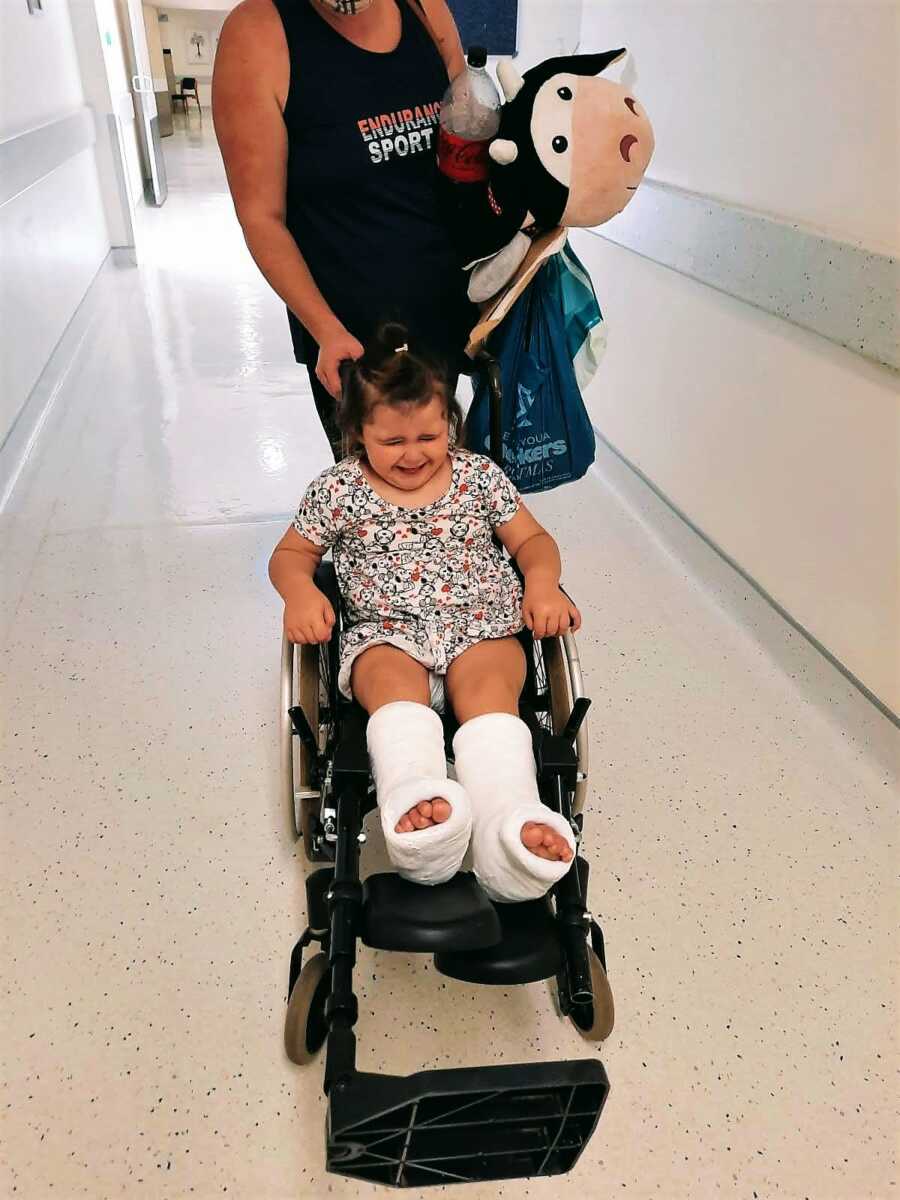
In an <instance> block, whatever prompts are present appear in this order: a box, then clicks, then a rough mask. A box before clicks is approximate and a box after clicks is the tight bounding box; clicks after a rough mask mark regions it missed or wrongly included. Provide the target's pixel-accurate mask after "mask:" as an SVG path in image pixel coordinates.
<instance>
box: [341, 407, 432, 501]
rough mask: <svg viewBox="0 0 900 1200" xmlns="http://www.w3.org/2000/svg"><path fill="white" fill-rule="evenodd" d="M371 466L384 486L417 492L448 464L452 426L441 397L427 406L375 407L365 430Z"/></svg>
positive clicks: (364, 436)
mask: <svg viewBox="0 0 900 1200" xmlns="http://www.w3.org/2000/svg"><path fill="white" fill-rule="evenodd" d="M362 440H363V446H364V447H365V451H366V458H367V459H368V461H369V466H370V467H371V468H372V470H373V471H374V472H375V474H376V475H380V476H381V478H382V479H384V480H385V482H387V483H390V484H392V485H393V486H394V487H396V488H400V489H402V490H403V491H405V492H415V491H418V489H419V488H422V487H425V485H426V484H427V483H428V482H429V480H431V479H433V478H434V476H435V475H436V474H437V473H438V471H439V470H440V469H441V467H442V466H443V465H444V463H445V462H446V460H447V454H448V453H449V442H450V426H449V423H448V421H447V412H446V409H445V407H444V402H443V400H442V399H441V397H440V396H433V397H432V398H431V400H430V401H429V402H428V404H420V405H413V404H404V405H392V404H376V405H375V407H374V408H373V409H372V411H371V413H370V414H369V419H368V421H366V423H365V425H363V427H362Z"/></svg>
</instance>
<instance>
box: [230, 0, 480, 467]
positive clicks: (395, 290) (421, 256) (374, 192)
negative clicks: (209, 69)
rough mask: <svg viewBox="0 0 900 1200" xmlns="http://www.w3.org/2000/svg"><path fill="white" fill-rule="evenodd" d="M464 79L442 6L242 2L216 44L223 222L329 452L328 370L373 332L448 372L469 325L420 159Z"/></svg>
mask: <svg viewBox="0 0 900 1200" xmlns="http://www.w3.org/2000/svg"><path fill="white" fill-rule="evenodd" d="M463 66H464V61H463V56H462V50H461V47H460V43H459V35H458V33H457V31H456V26H455V24H454V22H453V17H452V16H451V14H450V11H449V9H448V8H447V6H446V2H445V0H243V3H242V4H240V5H239V6H238V7H237V8H236V9H235V10H234V12H233V13H232V14H231V15H230V16H229V18H228V20H227V21H226V23H225V26H224V28H223V30H222V35H221V39H220V41H219V48H218V52H217V55H216V69H215V79H214V90H213V113H214V118H215V125H216V132H217V135H218V138H219V144H220V146H221V148H222V154H223V157H224V160H225V167H226V171H227V173H228V181H229V185H230V187H231V193H232V196H233V198H234V203H235V209H236V211H237V215H238V219H239V220H240V222H241V226H242V228H243V231H244V237H245V239H246V242H247V245H248V247H249V249H250V252H251V254H252V255H253V257H254V259H255V260H256V262H257V264H258V265H259V268H260V270H261V271H262V272H263V274H264V275H265V277H266V278H267V279H268V281H269V283H271V285H272V287H273V288H274V289H275V291H276V292H277V293H278V294H279V295H280V296H281V297H282V299H283V300H284V301H285V303H286V304H287V306H288V310H289V314H290V319H291V332H292V336H293V341H294V350H295V353H296V356H297V360H298V361H299V362H305V363H306V364H307V368H308V370H309V374H310V382H311V384H312V389H313V396H314V399H315V402H316V407H317V409H318V411H319V415H320V417H321V418H322V423H323V425H324V426H325V429H326V433H328V436H329V440H330V441H331V443H332V447H333V448H334V450H335V452H336V453H338V450H339V446H340V440H339V434H338V431H337V426H336V424H335V422H334V416H333V413H334V400H333V398H334V397H335V396H337V395H338V393H339V390H340V380H339V375H338V368H339V365H340V363H341V361H342V360H344V359H347V358H357V357H359V355H360V354H361V353H362V345H361V342H362V341H363V340H365V339H366V338H367V337H368V336H369V335H370V333H371V332H372V331H373V330H374V328H375V326H376V325H377V324H378V323H379V321H380V320H382V319H384V318H386V317H396V318H398V319H401V320H402V321H403V322H404V323H405V324H406V325H407V326H408V327H409V329H410V331H411V336H412V337H413V338H414V339H415V340H416V341H417V342H420V343H421V344H422V345H423V346H427V347H428V348H429V349H430V350H431V352H432V353H436V354H438V355H439V356H440V357H442V358H444V359H445V360H447V361H448V366H449V368H450V371H451V374H452V373H453V372H454V371H455V370H456V369H457V366H458V362H457V360H458V358H459V355H460V352H461V349H462V347H463V345H464V344H465V338H466V333H467V331H468V329H469V328H470V327H471V325H473V324H474V313H473V310H472V309H471V307H470V305H469V304H468V302H467V300H466V298H465V278H464V275H463V272H462V271H461V270H460V263H459V262H458V260H457V259H456V256H455V254H454V252H453V250H452V249H451V245H450V239H449V235H448V233H447V231H446V229H445V227H444V225H443V222H442V221H441V218H440V213H439V204H438V196H437V185H436V176H435V170H436V168H435V156H434V151H435V149H436V144H437V122H438V114H439V108H440V99H441V96H442V95H443V92H444V90H445V89H446V86H447V80H448V78H450V77H453V76H454V75H456V74H457V73H458V72H459V71H461V70H462V69H463Z"/></svg>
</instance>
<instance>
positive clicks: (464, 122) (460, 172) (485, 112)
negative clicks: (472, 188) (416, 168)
mask: <svg viewBox="0 0 900 1200" xmlns="http://www.w3.org/2000/svg"><path fill="white" fill-rule="evenodd" d="M466 63H467V66H466V69H465V71H463V72H461V73H460V74H459V75H457V77H456V78H455V79H454V80H453V82H452V83H451V84H450V86H449V87H448V88H447V92H446V94H445V96H444V99H443V101H442V102H441V126H440V131H439V133H438V166H439V168H440V170H441V172H442V173H443V174H444V175H445V176H446V177H447V178H448V179H452V180H453V181H454V182H455V183H479V182H481V181H482V180H484V179H487V177H488V168H489V166H490V157H489V155H488V146H489V144H490V141H491V138H493V137H494V136H495V134H496V133H497V130H498V129H499V128H500V106H501V104H502V101H501V99H500V93H499V92H498V91H497V88H496V85H495V84H494V81H493V79H491V77H490V75H488V73H487V70H486V69H485V66H486V63H487V50H485V48H484V46H472V47H470V49H469V53H468V55H467V57H466Z"/></svg>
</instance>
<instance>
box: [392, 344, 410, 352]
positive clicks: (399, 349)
mask: <svg viewBox="0 0 900 1200" xmlns="http://www.w3.org/2000/svg"><path fill="white" fill-rule="evenodd" d="M404 350H406V351H409V346H408V345H407V344H406V342H404V343H403V345H402V346H398V347H397V349H396V350H395V351H394V353H395V354H402V353H403V351H404Z"/></svg>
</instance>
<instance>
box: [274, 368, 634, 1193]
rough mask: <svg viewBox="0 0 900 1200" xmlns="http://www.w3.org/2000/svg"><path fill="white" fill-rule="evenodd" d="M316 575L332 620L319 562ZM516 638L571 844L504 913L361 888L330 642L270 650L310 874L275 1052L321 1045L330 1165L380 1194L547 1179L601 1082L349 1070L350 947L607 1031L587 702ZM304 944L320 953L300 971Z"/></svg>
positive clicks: (469, 890)
mask: <svg viewBox="0 0 900 1200" xmlns="http://www.w3.org/2000/svg"><path fill="white" fill-rule="evenodd" d="M484 365H485V366H486V368H487V371H488V379H489V381H490V384H491V400H492V418H493V420H492V438H491V441H492V455H493V457H494V458H495V461H500V457H501V456H500V453H499V447H500V440H499V437H500V434H499V411H500V384H499V371H498V370H495V369H494V368H495V364H493V360H490V359H488V360H487V361H486V362H485V363H484ZM317 582H318V583H319V586H320V587H321V588H322V589H323V590H324V591H325V592H326V594H330V598H331V600H332V603H333V605H334V606H335V612H336V613H340V597H339V595H338V594H337V583H336V579H335V577H334V572H333V568H331V566H330V564H323V566H322V567H320V574H319V576H318V578H317ZM336 629H337V627H336ZM520 636H521V637H522V640H523V643H524V644H525V649H526V657H527V664H528V671H527V678H526V684H525V688H524V689H523V699H522V703H521V705H520V711H521V715H522V717H523V719H524V720H525V721H526V723H527V724H528V725H529V727H530V729H531V732H532V737H533V743H534V750H535V759H536V764H537V777H538V786H539V790H540V794H541V799H542V800H543V801H544V803H546V804H548V806H549V807H550V808H552V809H553V810H554V811H557V812H559V813H561V814H562V815H563V816H564V818H565V819H567V820H568V821H569V822H570V824H571V825H572V829H573V832H574V833H575V835H576V841H577V846H576V859H575V862H574V863H573V866H572V869H571V870H570V871H569V872H567V873H566V875H565V876H563V878H562V879H561V880H560V881H559V882H558V883H557V884H556V885H555V886H554V887H553V889H552V890H551V893H550V894H549V895H548V896H547V897H545V898H543V899H542V900H538V901H529V902H526V903H524V904H508V905H491V904H490V903H489V902H488V901H487V898H486V897H485V896H484V894H483V893H481V891H480V889H479V888H477V885H476V884H475V882H474V878H473V877H472V876H469V875H466V874H465V873H460V874H458V875H457V876H456V877H455V878H454V879H452V880H450V881H449V883H447V884H442V885H439V886H438V887H436V888H426V887H421V886H419V885H416V884H412V883H409V882H408V881H406V880H401V879H400V877H399V876H397V875H396V874H394V873H392V872H388V873H383V874H376V875H370V876H369V877H368V878H366V879H365V880H361V878H360V872H359V856H360V846H361V844H363V843H364V842H365V834H364V833H363V832H362V824H363V820H364V818H365V816H366V814H367V813H368V812H369V811H371V810H372V809H373V808H374V807H375V801H374V796H373V792H374V788H373V786H372V783H371V776H370V767H369V759H368V752H367V747H366V738H365V722H366V716H365V713H364V712H363V711H362V710H361V709H360V708H359V707H358V706H357V705H355V704H354V703H353V702H351V701H347V700H346V699H344V698H342V697H339V695H338V693H337V658H338V647H337V636H336V635H335V636H333V637H332V639H331V641H330V642H329V643H327V644H325V645H323V646H321V647H318V646H316V647H306V646H304V647H300V650H299V653H297V652H296V651H295V647H294V646H293V644H292V643H290V642H288V641H287V639H284V640H283V643H282V655H281V729H280V733H281V769H282V791H283V795H284V799H285V802H286V803H287V804H288V805H289V808H290V812H291V817H292V820H293V822H294V828H295V831H296V832H297V834H298V835H299V836H301V837H302V838H303V839H304V850H305V852H306V856H307V858H308V859H309V860H310V861H312V862H318V863H322V864H325V863H327V864H328V865H323V866H320V868H319V869H318V870H316V871H314V872H313V873H312V874H310V875H309V876H308V877H307V880H306V891H307V908H308V921H309V925H308V928H307V929H306V931H305V932H304V934H303V936H302V937H301V938H300V940H299V941H298V942H297V944H296V945H295V947H294V950H293V953H292V955H291V967H290V975H289V980H288V1013H287V1019H286V1023H285V1046H286V1050H287V1052H288V1055H289V1057H290V1058H291V1059H292V1060H293V1061H294V1062H297V1063H305V1062H308V1061H310V1060H311V1059H312V1058H313V1057H314V1056H315V1054H316V1053H317V1052H318V1050H319V1049H320V1048H321V1046H322V1045H323V1044H325V1043H327V1047H326V1059H325V1079H324V1090H325V1093H326V1095H327V1097H328V1115H327V1120H326V1166H327V1169H328V1171H330V1172H334V1173H337V1174H341V1175H346V1176H349V1177H351V1178H357V1179H366V1180H369V1181H370V1182H373V1183H381V1184H386V1185H389V1186H395V1187H423V1186H428V1185H432V1184H445V1183H454V1182H456V1183H462V1182H475V1181H480V1180H500V1179H508V1178H522V1177H533V1176H542V1175H554V1174H561V1173H564V1172H566V1171H568V1170H570V1169H571V1168H572V1166H573V1165H574V1163H575V1162H576V1161H577V1159H578V1157H579V1155H580V1154H581V1152H582V1150H583V1149H584V1147H585V1145H586V1144H587V1141H588V1139H589V1138H590V1136H591V1134H592V1133H593V1131H594V1129H595V1127H596V1124H597V1122H598V1120H599V1117H600V1114H601V1111H602V1109H603V1106H604V1103H605V1101H606V1097H607V1094H608V1092H609V1081H608V1079H607V1076H606V1072H605V1070H604V1068H603V1065H602V1063H601V1062H600V1061H599V1060H597V1059H581V1060H573V1061H564V1062H550V1063H533V1064H519V1065H514V1066H500V1067H475V1068H454V1069H449V1070H438V1071H422V1072H418V1073H416V1074H414V1075H410V1076H403V1077H401V1076H393V1075H375V1074H371V1073H367V1072H359V1071H357V1070H356V1036H355V1033H354V1026H355V1024H356V1021H357V1016H358V1004H357V999H356V996H355V994H354V991H353V967H354V965H355V962H356V946H357V941H358V940H362V941H363V943H364V944H366V945H368V946H371V947H374V948H378V949H389V950H400V951H406V952H410V953H432V954H433V955H434V963H435V967H436V968H437V970H438V971H439V972H441V973H443V974H445V975H448V976H450V977H453V978H456V979H461V980H465V981H468V982H472V983H482V984H505V985H511V984H515V983H526V982H534V981H536V980H538V979H551V980H555V987H556V999H557V1006H558V1010H559V1012H560V1015H562V1016H563V1017H568V1018H569V1019H570V1020H571V1021H572V1023H573V1024H574V1025H575V1027H576V1029H578V1030H579V1032H580V1033H581V1034H582V1035H583V1036H584V1037H586V1038H588V1039H589V1040H594V1041H600V1040H602V1039H603V1038H604V1037H605V1036H607V1034H608V1033H609V1031H610V1030H611V1028H612V1022H613V1003H612V996H611V993H610V992H609V987H608V983H607V981H606V973H605V967H606V962H605V951H604V944H603V934H602V931H601V929H600V926H599V925H598V924H597V922H596V921H595V920H594V919H593V917H592V916H591V915H590V913H589V912H588V910H587V884H588V864H587V862H586V861H585V859H584V858H582V857H581V855H580V853H579V852H578V851H579V849H580V841H581V829H582V809H583V807H584V802H585V798H586V791H587V767H588V731H587V724H586V721H585V716H586V713H587V709H588V707H589V705H590V701H589V700H588V699H587V698H586V697H585V696H584V686H583V680H582V674H581V666H580V662H579V658H578V650H577V646H576V644H575V639H574V636H573V635H572V634H571V633H569V634H566V635H565V636H564V637H562V638H549V639H545V640H543V641H541V642H538V641H535V640H534V639H532V637H531V635H530V634H529V633H528V632H527V631H524V632H523V635H520ZM448 724H450V722H448V721H445V733H446V736H447V742H448V750H449V743H450V736H451V731H450V729H449V728H448ZM423 913H424V914H425V915H424V916H422V914H423ZM314 942H315V943H318V944H319V946H320V951H319V952H318V953H316V954H315V955H314V956H313V957H312V958H310V959H308V960H307V961H306V962H305V963H304V961H303V960H304V951H305V950H306V949H307V947H309V946H310V945H311V944H312V943H314Z"/></svg>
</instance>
